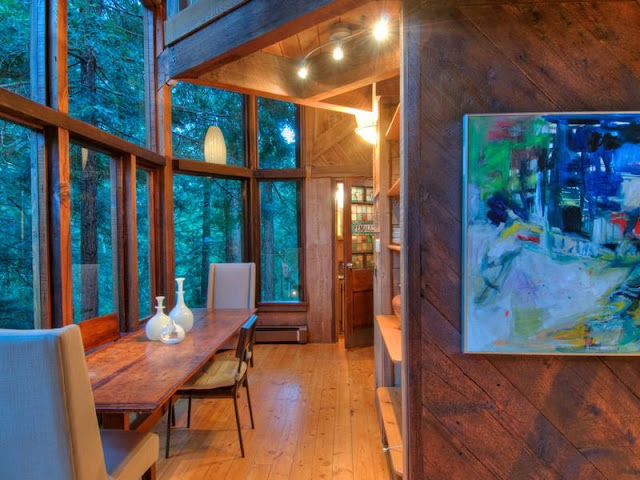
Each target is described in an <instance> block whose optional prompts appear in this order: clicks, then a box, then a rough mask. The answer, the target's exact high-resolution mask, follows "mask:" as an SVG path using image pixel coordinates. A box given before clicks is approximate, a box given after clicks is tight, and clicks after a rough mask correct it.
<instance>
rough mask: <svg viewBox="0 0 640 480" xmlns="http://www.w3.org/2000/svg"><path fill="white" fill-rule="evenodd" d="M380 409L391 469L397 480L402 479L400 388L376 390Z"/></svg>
mask: <svg viewBox="0 0 640 480" xmlns="http://www.w3.org/2000/svg"><path fill="white" fill-rule="evenodd" d="M376 398H377V400H378V408H379V410H380V416H381V417H382V425H383V427H384V440H383V441H384V444H385V445H386V447H387V448H389V450H388V451H387V454H388V455H389V458H390V459H391V468H392V469H393V473H394V475H395V478H396V479H398V478H402V477H403V475H404V467H403V465H402V430H401V425H402V400H401V399H402V397H401V394H400V389H399V388H392V387H380V388H378V389H377V390H376Z"/></svg>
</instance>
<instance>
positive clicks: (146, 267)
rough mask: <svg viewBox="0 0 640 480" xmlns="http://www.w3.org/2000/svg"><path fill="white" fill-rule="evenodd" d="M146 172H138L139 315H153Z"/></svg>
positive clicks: (149, 212) (148, 190)
mask: <svg viewBox="0 0 640 480" xmlns="http://www.w3.org/2000/svg"><path fill="white" fill-rule="evenodd" d="M150 179H151V175H150V174H149V172H147V171H146V170H141V169H138V170H137V171H136V224H137V229H138V230H137V237H138V238H137V242H138V315H139V316H140V318H144V317H146V316H148V315H149V314H150V313H151V265H150V260H151V256H150V255H151V244H150V240H151V237H150V236H149V234H150V230H149V228H150V225H149V218H150V216H151V204H150V196H149V194H150V189H149V182H150Z"/></svg>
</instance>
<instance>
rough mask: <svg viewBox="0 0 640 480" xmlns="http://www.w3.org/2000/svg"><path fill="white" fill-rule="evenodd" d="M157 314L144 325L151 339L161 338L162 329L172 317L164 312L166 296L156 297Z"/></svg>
mask: <svg viewBox="0 0 640 480" xmlns="http://www.w3.org/2000/svg"><path fill="white" fill-rule="evenodd" d="M156 302H158V304H157V305H156V314H155V315H154V316H153V317H151V318H150V319H149V320H147V325H146V326H145V327H144V331H145V333H146V335H147V338H148V339H149V340H160V335H161V333H162V329H163V328H164V327H166V326H167V325H168V324H169V323H170V322H171V318H169V315H167V314H166V313H164V297H156Z"/></svg>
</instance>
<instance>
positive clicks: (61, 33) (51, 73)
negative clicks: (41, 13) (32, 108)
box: [46, 0, 69, 126]
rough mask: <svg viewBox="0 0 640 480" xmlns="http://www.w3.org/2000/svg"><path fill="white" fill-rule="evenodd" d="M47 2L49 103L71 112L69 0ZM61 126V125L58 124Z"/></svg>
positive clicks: (59, 109) (53, 106) (48, 0)
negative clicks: (68, 52)
mask: <svg viewBox="0 0 640 480" xmlns="http://www.w3.org/2000/svg"><path fill="white" fill-rule="evenodd" d="M46 2H47V10H48V11H47V17H46V21H47V50H46V51H47V52H48V55H47V73H48V75H47V77H48V78H47V81H46V85H47V105H48V106H50V107H52V108H55V109H56V110H58V111H59V112H62V113H68V112H69V72H68V65H67V0H46ZM56 126H61V125H56Z"/></svg>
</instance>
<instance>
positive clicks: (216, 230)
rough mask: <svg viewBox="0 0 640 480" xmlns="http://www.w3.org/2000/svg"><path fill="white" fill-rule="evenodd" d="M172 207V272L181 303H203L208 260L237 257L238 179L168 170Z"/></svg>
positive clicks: (240, 230)
mask: <svg viewBox="0 0 640 480" xmlns="http://www.w3.org/2000/svg"><path fill="white" fill-rule="evenodd" d="M173 208H174V210H173V217H174V231H175V258H176V264H175V271H176V277H185V281H184V290H185V303H186V304H187V305H188V306H189V307H204V306H206V301H207V281H208V272H209V264H211V263H221V262H241V261H242V259H243V245H244V234H245V233H244V195H243V181H242V180H222V179H217V178H209V177H197V176H192V175H174V177H173Z"/></svg>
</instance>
